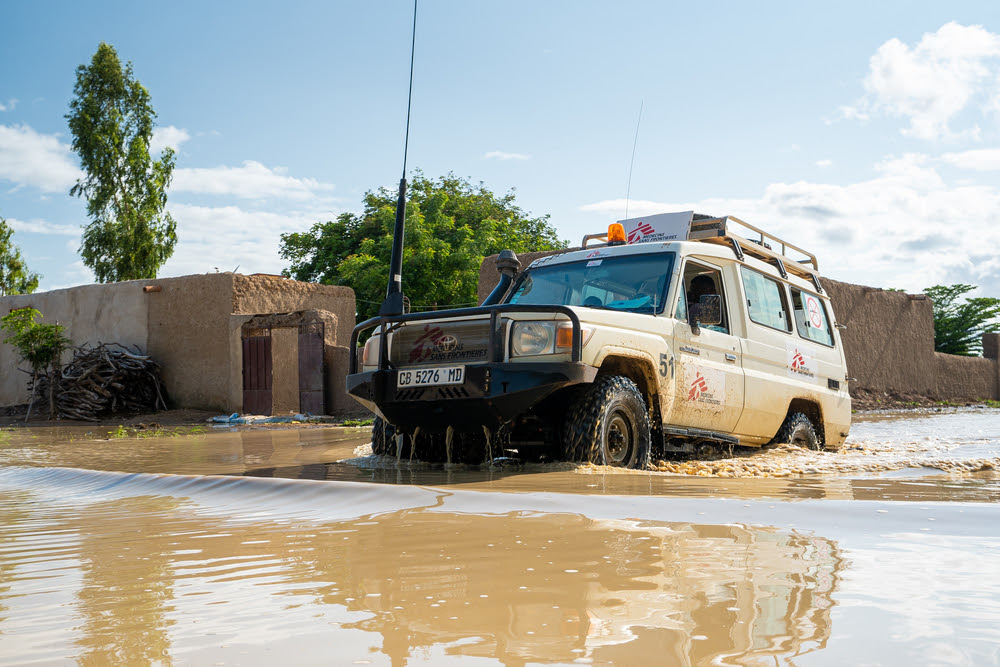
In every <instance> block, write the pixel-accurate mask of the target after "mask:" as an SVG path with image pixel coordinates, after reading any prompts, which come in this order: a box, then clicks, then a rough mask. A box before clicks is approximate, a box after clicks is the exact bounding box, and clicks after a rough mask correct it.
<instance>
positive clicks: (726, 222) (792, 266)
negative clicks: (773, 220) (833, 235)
mask: <svg viewBox="0 0 1000 667" xmlns="http://www.w3.org/2000/svg"><path fill="white" fill-rule="evenodd" d="M733 225H738V226H740V227H743V228H745V229H748V230H750V231H751V232H753V233H754V234H758V235H759V236H760V238H759V239H750V238H746V237H745V236H743V235H741V234H736V233H734V232H733V230H732V226H733ZM688 240H689V241H705V242H708V243H718V244H720V245H730V246H732V247H733V252H735V253H736V254H737V256H739V255H742V254H743V253H746V254H748V255H750V256H752V257H756V258H757V259H761V260H763V261H765V262H771V263H776V264H778V270H779V271H780V272H782V273H784V272H785V271H786V270H787V271H790V272H791V273H794V274H796V275H799V276H801V277H803V278H806V279H812V278H813V276H814V275H815V274H816V272H817V271H819V263H818V262H817V261H816V255H814V254H812V253H811V252H808V251H807V250H803V249H802V248H800V247H798V246H796V245H792V244H791V243H789V242H787V241H785V240H783V239H780V238H778V237H777V236H775V235H773V234H768V233H767V232H765V231H764V230H763V229H760V228H758V227H754V226H753V225H751V224H749V223H746V222H744V221H742V220H740V219H739V218H736V217H733V216H731V215H727V216H724V217H721V218H708V219H702V220H693V221H691V229H690V231H689V232H688ZM777 248H780V250H778V249H777ZM790 251H794V252H796V253H798V254H799V255H802V256H803V257H804V259H798V258H796V257H794V256H792V255H791V254H790ZM810 264H811V265H812V269H811V270H810V269H809V267H808V266H807V265H810Z"/></svg>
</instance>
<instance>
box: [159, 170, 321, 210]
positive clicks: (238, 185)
mask: <svg viewBox="0 0 1000 667" xmlns="http://www.w3.org/2000/svg"><path fill="white" fill-rule="evenodd" d="M285 172H286V169H284V168H283V167H276V168H274V169H269V168H267V167H265V166H264V165H262V164H261V163H259V162H254V161H252V160H248V161H246V162H244V163H243V166H242V167H225V166H220V167H212V168H192V169H175V170H174V180H173V184H172V185H171V187H170V191H171V193H177V192H189V193H193V194H203V195H228V196H232V197H239V198H241V199H255V200H260V199H291V200H296V201H306V200H310V199H316V198H318V197H321V195H322V193H325V192H328V191H330V190H332V189H333V185H331V184H328V183H320V182H319V181H317V180H316V179H313V178H293V177H291V176H288V175H286V173H285Z"/></svg>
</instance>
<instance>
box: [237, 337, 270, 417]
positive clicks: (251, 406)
mask: <svg viewBox="0 0 1000 667" xmlns="http://www.w3.org/2000/svg"><path fill="white" fill-rule="evenodd" d="M271 406H272V394H271V330H270V329H250V330H246V331H244V333H243V413H244V414H248V415H269V414H271Z"/></svg>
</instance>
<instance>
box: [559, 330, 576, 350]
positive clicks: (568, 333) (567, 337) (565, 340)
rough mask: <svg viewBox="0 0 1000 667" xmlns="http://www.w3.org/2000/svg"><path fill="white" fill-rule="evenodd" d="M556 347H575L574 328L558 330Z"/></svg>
mask: <svg viewBox="0 0 1000 667" xmlns="http://www.w3.org/2000/svg"><path fill="white" fill-rule="evenodd" d="M556 347H573V327H559V328H558V329H556Z"/></svg>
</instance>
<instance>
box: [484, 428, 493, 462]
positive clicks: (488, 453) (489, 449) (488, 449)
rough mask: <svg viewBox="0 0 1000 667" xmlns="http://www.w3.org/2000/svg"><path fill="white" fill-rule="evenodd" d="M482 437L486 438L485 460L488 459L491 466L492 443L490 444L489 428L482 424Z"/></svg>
mask: <svg viewBox="0 0 1000 667" xmlns="http://www.w3.org/2000/svg"><path fill="white" fill-rule="evenodd" d="M483 435H485V436H486V458H487V459H489V462H490V465H493V443H492V442H491V436H492V433H491V431H490V427H489V426H487V425H486V424H483Z"/></svg>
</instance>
